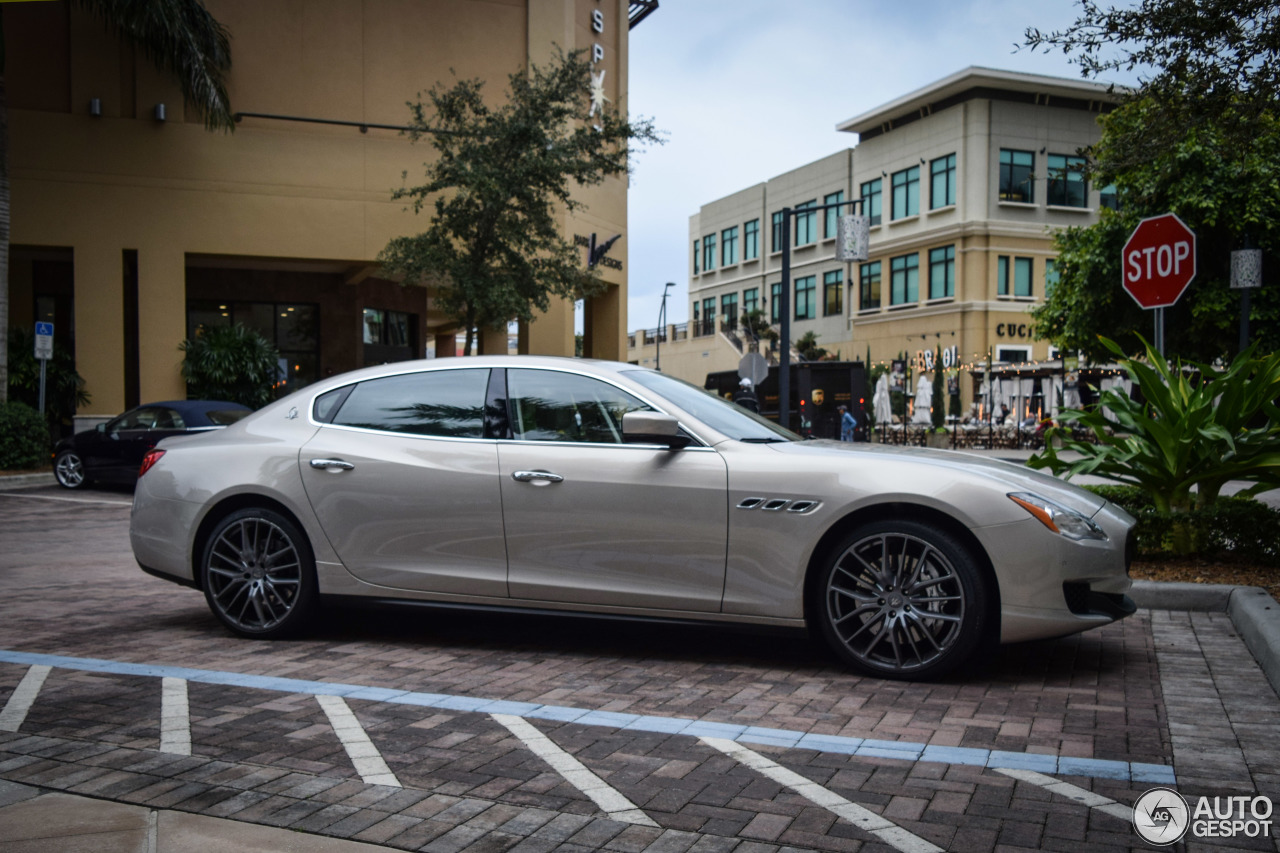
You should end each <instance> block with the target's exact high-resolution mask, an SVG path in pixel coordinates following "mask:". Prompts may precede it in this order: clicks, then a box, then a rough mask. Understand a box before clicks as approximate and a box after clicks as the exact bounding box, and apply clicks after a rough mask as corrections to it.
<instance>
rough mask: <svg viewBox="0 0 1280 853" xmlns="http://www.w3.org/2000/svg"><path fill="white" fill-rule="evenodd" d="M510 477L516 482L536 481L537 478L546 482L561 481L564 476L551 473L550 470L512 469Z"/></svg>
mask: <svg viewBox="0 0 1280 853" xmlns="http://www.w3.org/2000/svg"><path fill="white" fill-rule="evenodd" d="M511 479H513V480H515V481H516V482H517V483H536V482H538V481H539V480H541V481H543V482H546V483H563V482H564V477H561V476H560V475H559V474H552V473H551V472H550V471H514V472H512V474H511Z"/></svg>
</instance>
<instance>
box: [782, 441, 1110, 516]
mask: <svg viewBox="0 0 1280 853" xmlns="http://www.w3.org/2000/svg"><path fill="white" fill-rule="evenodd" d="M762 446H764V447H767V448H769V449H770V450H772V451H774V452H776V453H781V454H784V455H788V456H793V457H826V458H827V459H829V460H831V461H833V462H834V461H835V459H837V458H838V459H842V460H845V459H847V460H849V461H853V459H854V458H858V457H861V458H864V459H875V460H877V461H880V462H885V461H889V460H900V461H901V462H902V463H903V464H909V465H917V466H928V467H934V468H945V469H948V470H949V471H956V472H962V473H965V474H968V475H970V476H974V477H983V478H986V479H989V480H992V481H994V482H997V483H999V484H1001V486H1002V487H1003V488H1007V489H1008V490H1009V491H1011V492H1019V491H1026V492H1034V493H1036V494H1038V495H1040V496H1041V497H1045V498H1049V499H1050V500H1053V501H1056V502H1058V503H1060V504H1062V505H1063V506H1065V507H1068V508H1069V509H1074V510H1075V511H1076V512H1081V513H1084V514H1085V515H1088V516H1090V517H1092V516H1093V515H1095V514H1097V512H1098V510H1100V509H1102V507H1103V506H1105V505H1106V500H1104V499H1103V498H1100V497H1098V496H1097V495H1096V494H1094V493H1093V492H1090V491H1087V490H1086V489H1082V488H1080V487H1079V486H1073V485H1071V484H1070V483H1067V482H1065V481H1063V480H1059V479H1058V478H1057V477H1053V476H1050V475H1048V474H1042V473H1040V472H1039V471H1032V470H1031V469H1029V468H1027V467H1025V466H1023V465H1020V464H1016V463H1013V462H1006V461H1004V460H1002V459H994V458H992V457H989V456H981V455H979V454H976V453H965V452H963V451H958V450H932V449H929V448H924V447H891V446H885V445H882V444H861V443H858V444H852V443H849V442H841V441H831V440H827V439H819V440H816V441H789V442H776V443H772V444H767V445H762Z"/></svg>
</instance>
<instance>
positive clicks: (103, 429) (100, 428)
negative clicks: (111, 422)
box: [98, 424, 107, 433]
mask: <svg viewBox="0 0 1280 853" xmlns="http://www.w3.org/2000/svg"><path fill="white" fill-rule="evenodd" d="M106 431H107V425H106V424H98V432H100V433H102V432H106Z"/></svg>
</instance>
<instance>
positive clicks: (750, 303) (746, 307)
mask: <svg viewBox="0 0 1280 853" xmlns="http://www.w3.org/2000/svg"><path fill="white" fill-rule="evenodd" d="M759 307H760V288H758V287H748V288H747V289H746V290H744V291H742V313H743V314H750V313H751V312H752V311H754V310H756V309H757V308H759Z"/></svg>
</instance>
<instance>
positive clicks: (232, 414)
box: [205, 409, 253, 426]
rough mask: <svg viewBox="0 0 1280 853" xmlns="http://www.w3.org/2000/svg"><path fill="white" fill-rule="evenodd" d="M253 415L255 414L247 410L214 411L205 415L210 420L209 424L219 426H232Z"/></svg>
mask: <svg viewBox="0 0 1280 853" xmlns="http://www.w3.org/2000/svg"><path fill="white" fill-rule="evenodd" d="M251 414H253V412H250V411H248V410H247V409H214V410H213V411H212V412H206V413H205V415H206V416H207V417H208V418H209V423H211V424H217V425H218V426H231V425H232V424H233V423H235V422H236V421H238V420H240V419H241V418H243V417H245V416H246V415H251Z"/></svg>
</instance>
